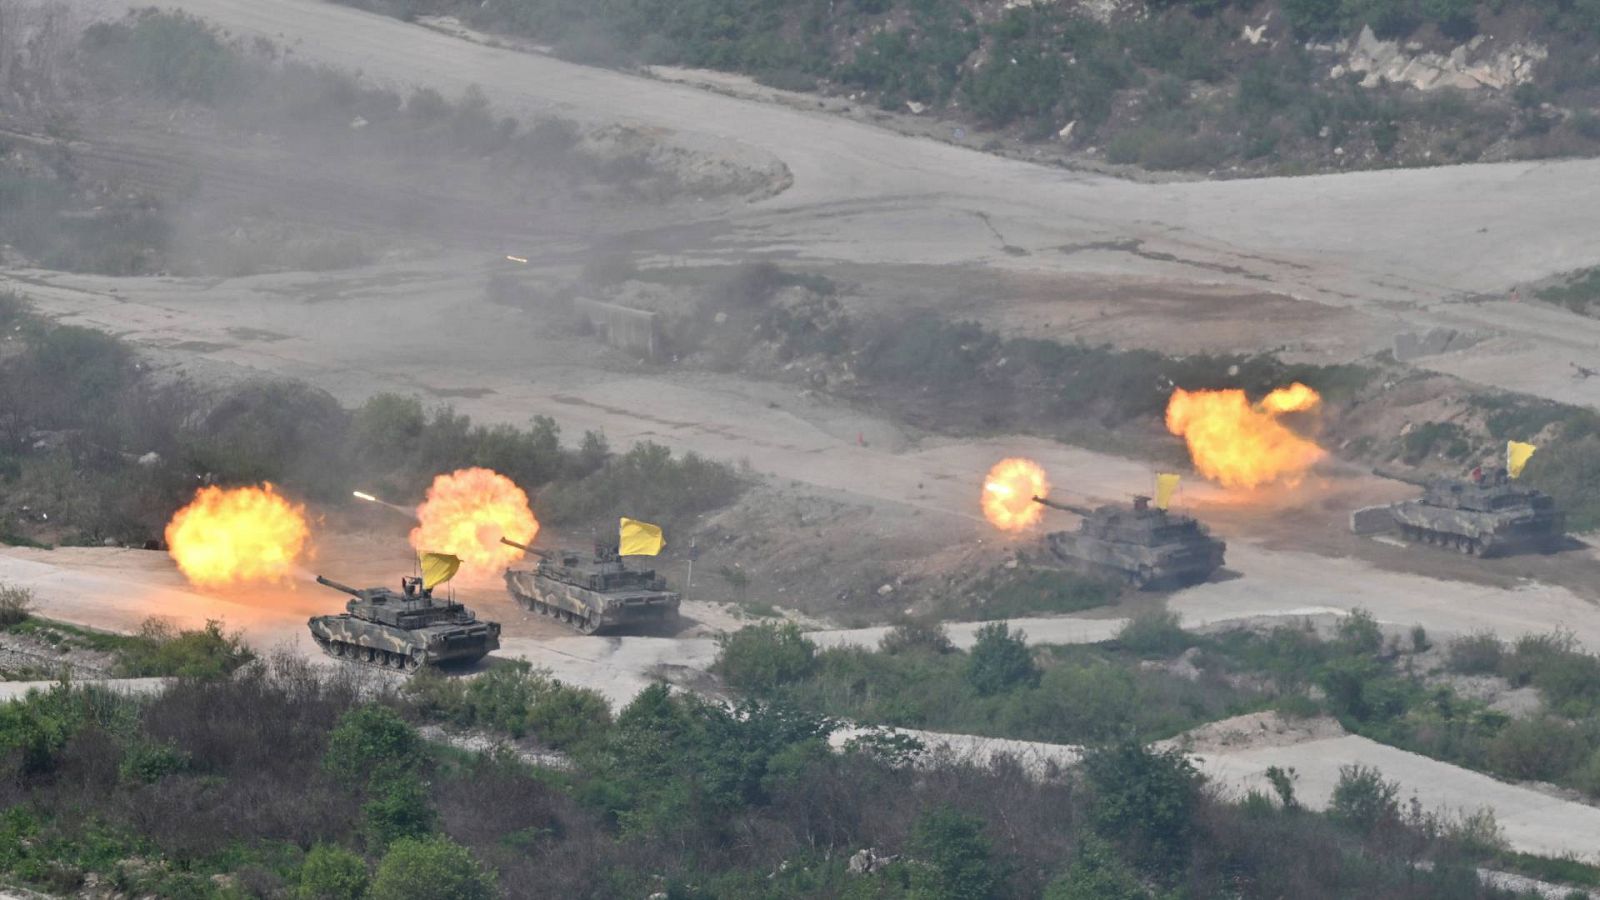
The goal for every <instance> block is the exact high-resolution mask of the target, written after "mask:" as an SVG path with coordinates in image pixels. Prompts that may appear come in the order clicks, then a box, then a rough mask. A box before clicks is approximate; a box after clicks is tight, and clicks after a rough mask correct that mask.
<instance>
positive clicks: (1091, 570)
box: [1033, 497, 1227, 590]
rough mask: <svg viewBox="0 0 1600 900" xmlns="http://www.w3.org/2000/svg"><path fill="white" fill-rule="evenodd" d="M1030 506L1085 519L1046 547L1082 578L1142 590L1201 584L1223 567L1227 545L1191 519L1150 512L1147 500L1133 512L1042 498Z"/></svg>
mask: <svg viewBox="0 0 1600 900" xmlns="http://www.w3.org/2000/svg"><path fill="white" fill-rule="evenodd" d="M1033 500H1034V502H1035V503H1041V504H1043V505H1045V506H1048V507H1051V508H1053V509H1060V510H1065V511H1067V512H1070V513H1076V514H1077V515H1079V516H1082V517H1083V521H1082V522H1080V523H1079V524H1078V530H1077V531H1056V532H1052V533H1050V534H1047V535H1045V544H1046V545H1047V546H1048V547H1049V548H1050V550H1051V552H1053V553H1054V554H1055V555H1056V556H1057V557H1059V558H1060V559H1061V560H1062V561H1063V562H1065V563H1067V564H1068V565H1070V566H1071V567H1072V568H1074V569H1077V570H1078V571H1081V572H1084V573H1086V574H1090V575H1098V576H1102V577H1109V578H1114V579H1119V580H1122V581H1125V582H1127V583H1128V584H1129V585H1131V586H1132V587H1135V588H1138V589H1139V590H1145V589H1150V588H1165V587H1182V586H1184V585H1189V584H1199V583H1200V582H1202V581H1205V580H1206V579H1207V578H1210V577H1211V573H1212V572H1215V571H1216V570H1217V569H1219V568H1221V567H1222V557H1223V553H1224V551H1226V549H1227V545H1226V544H1224V543H1223V542H1222V541H1220V540H1218V539H1217V538H1214V537H1212V536H1211V533H1210V532H1209V531H1207V530H1206V527H1205V526H1204V525H1201V524H1200V523H1199V522H1198V521H1196V520H1195V519H1194V517H1192V516H1184V515H1178V514H1176V513H1171V512H1168V511H1167V510H1164V509H1157V508H1155V507H1153V506H1151V505H1150V498H1149V497H1135V498H1133V505H1132V506H1110V505H1108V506H1101V507H1098V508H1095V509H1090V508H1088V507H1085V506H1074V505H1072V504H1070V503H1057V502H1055V501H1053V500H1046V499H1044V498H1043V497H1035V498H1033Z"/></svg>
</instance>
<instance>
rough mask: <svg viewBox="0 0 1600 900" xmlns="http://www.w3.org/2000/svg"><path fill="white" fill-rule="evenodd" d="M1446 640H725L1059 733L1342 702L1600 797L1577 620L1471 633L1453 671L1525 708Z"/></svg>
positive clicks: (877, 699) (916, 632)
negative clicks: (1502, 701) (1432, 665)
mask: <svg viewBox="0 0 1600 900" xmlns="http://www.w3.org/2000/svg"><path fill="white" fill-rule="evenodd" d="M1429 647H1430V644H1429V641H1428V637H1427V634H1426V632H1424V631H1421V630H1420V629H1417V630H1414V631H1413V633H1412V634H1411V635H1410V637H1409V643H1408V644H1405V645H1403V644H1402V642H1400V641H1399V640H1398V639H1395V638H1385V636H1384V635H1383V633H1382V631H1381V630H1380V629H1379V628H1378V625H1377V623H1376V621H1375V620H1374V619H1373V618H1372V617H1371V616H1370V615H1369V614H1367V613H1365V612H1362V611H1359V610H1358V611H1356V612H1355V613H1353V614H1352V615H1350V616H1348V617H1346V618H1344V619H1342V620H1341V621H1340V622H1339V624H1338V627H1337V629H1336V632H1335V633H1334V634H1333V635H1332V636H1331V637H1323V636H1321V635H1319V634H1318V633H1317V632H1316V631H1315V630H1314V629H1311V628H1310V627H1309V626H1308V627H1303V628H1302V627H1298V626H1287V625H1286V626H1279V627H1277V628H1275V629H1273V630H1271V631H1268V632H1265V633H1261V632H1254V631H1247V630H1235V631H1227V632H1223V633H1220V634H1216V635H1211V636H1202V635H1196V634H1193V633H1190V632H1186V631H1184V630H1183V629H1182V628H1181V627H1180V626H1179V624H1178V621H1177V618H1176V617H1175V616H1173V615H1171V614H1166V613H1149V614H1142V615H1138V616H1135V617H1133V618H1132V619H1131V620H1130V621H1129V622H1128V623H1127V625H1126V626H1125V627H1124V628H1123V629H1122V631H1121V632H1120V633H1119V634H1118V636H1117V638H1116V639H1115V640H1113V641H1110V642H1108V643H1105V644H1101V645H1096V646H1070V647H1029V646H1028V645H1027V644H1026V643H1025V636H1023V635H1021V634H1013V633H1010V632H1008V631H1007V630H1006V628H1005V626H1004V625H991V626H984V628H983V629H980V632H979V639H978V642H977V644H976V645H975V646H974V647H973V649H972V650H971V651H970V652H961V651H957V650H954V649H952V648H951V646H950V643H949V641H948V639H947V638H946V637H945V636H944V634H943V630H942V629H941V628H939V627H937V626H928V625H918V624H909V623H908V624H905V625H901V626H898V627H897V628H896V629H895V630H894V631H893V632H891V634H890V635H889V636H888V637H886V638H885V639H884V641H883V644H882V646H881V648H880V649H879V650H877V651H871V650H865V649H860V648H833V649H826V650H819V649H817V648H816V647H814V646H812V645H810V642H809V641H808V640H807V639H806V638H804V636H802V635H800V634H799V633H798V631H793V630H792V626H791V627H790V630H787V631H786V630H785V629H783V628H779V627H777V626H772V625H763V626H752V627H749V628H745V629H743V630H741V631H740V632H737V633H735V634H734V635H731V636H729V637H728V638H727V639H725V640H724V642H723V648H722V655H721V656H720V657H719V660H718V670H719V671H721V672H722V673H723V675H724V677H725V678H726V679H727V680H728V682H729V684H730V685H731V686H733V687H735V688H737V689H739V690H741V691H745V692H748V693H752V694H758V695H760V696H765V697H777V698H782V699H783V700H784V701H785V702H790V703H793V704H795V705H796V706H798V707H800V708H802V709H807V710H811V711H813V712H815V713H817V714H819V715H829V716H839V717H842V718H846V719H849V720H852V721H857V722H863V723H870V724H880V725H892V726H899V727H909V728H925V729H933V730H940V731H955V732H962V733H970V734H983V735H989V736H993V737H1003V738H1015V739H1022V740H1040V741H1049V742H1053V743H1083V742H1094V741H1101V740H1106V739H1109V738H1113V737H1117V736H1124V735H1132V736H1134V737H1137V738H1139V739H1141V740H1155V739H1159V738H1165V737H1171V736H1173V735H1176V734H1179V733H1181V732H1183V731H1186V730H1188V729H1190V728H1193V727H1195V726H1197V725H1200V724H1203V723H1205V722H1210V721H1214V720H1217V719H1221V718H1225V717H1228V716H1232V715H1237V714H1240V713H1246V712H1252V711H1257V710H1263V709H1277V710H1279V711H1280V712H1283V713H1285V714H1287V715H1291V716H1296V717H1300V716H1311V715H1317V714H1326V715H1330V716H1334V717H1336V718H1337V719H1338V720H1339V721H1340V722H1341V723H1342V724H1343V725H1344V727H1345V728H1346V729H1347V730H1349V731H1351V732H1354V733H1357V734H1361V735H1364V736H1366V737H1369V738H1372V739H1374V740H1377V741H1380V742H1383V743H1386V744H1391V745H1393V746H1397V747H1401V748H1403V749H1406V750H1410V751H1412V752H1416V753H1421V754H1423V755H1426V756H1430V757H1433V758H1435V759H1440V760H1444V761H1446V762H1451V763H1454V764H1457V765H1461V766H1465V767H1468V768H1471V769H1475V770H1478V771H1483V772H1487V773H1490V774H1493V775H1496V776H1498V777H1502V778H1507V779H1512V780H1539V781H1548V782H1553V783H1556V784H1561V785H1564V786H1568V787H1572V788H1575V789H1577V790H1581V791H1583V792H1585V793H1587V794H1589V795H1590V796H1595V797H1600V752H1596V751H1594V750H1593V747H1594V746H1595V743H1596V740H1597V739H1600V657H1595V656H1591V655H1589V654H1586V653H1583V652H1580V651H1578V650H1576V649H1574V646H1573V643H1572V641H1571V638H1570V636H1564V635H1561V634H1557V635H1543V636H1528V637H1524V638H1521V639H1519V640H1518V641H1516V642H1515V643H1514V644H1512V645H1511V646H1509V647H1504V646H1502V645H1501V644H1500V643H1499V642H1498V641H1497V640H1496V639H1495V638H1494V637H1493V636H1488V635H1485V636H1479V637H1473V638H1465V639H1459V640H1457V641H1455V642H1453V643H1452V644H1451V645H1450V647H1449V648H1448V669H1449V670H1450V671H1453V672H1458V673H1462V674H1480V675H1481V674H1493V675H1498V676H1500V677H1502V678H1504V679H1506V681H1507V682H1508V683H1509V686H1511V687H1517V686H1523V685H1531V686H1533V687H1535V688H1537V689H1538V690H1539V691H1540V694H1541V696H1542V698H1543V705H1542V707H1541V709H1540V710H1539V711H1538V712H1536V713H1535V714H1533V715H1530V716H1526V717H1520V718H1517V717H1512V716H1510V715H1507V714H1505V713H1502V712H1498V711H1496V710H1494V709H1491V708H1490V707H1489V706H1488V705H1486V704H1485V703H1483V702H1481V701H1477V700H1471V699H1468V698H1466V697H1464V696H1462V695H1461V694H1459V693H1457V692H1456V691H1455V690H1454V689H1452V688H1451V687H1450V686H1449V685H1448V684H1446V683H1443V682H1442V681H1441V679H1440V678H1439V677H1438V675H1437V673H1432V674H1430V672H1425V671H1422V670H1421V669H1420V668H1419V667H1418V666H1417V663H1416V654H1419V653H1423V652H1426V651H1427V650H1428V649H1429ZM783 660H790V661H791V662H787V663H785V662H782V661H783ZM747 661H759V664H758V665H753V664H752V662H747ZM754 673H759V674H754Z"/></svg>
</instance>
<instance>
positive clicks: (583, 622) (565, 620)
mask: <svg viewBox="0 0 1600 900" xmlns="http://www.w3.org/2000/svg"><path fill="white" fill-rule="evenodd" d="M512 596H514V597H516V599H517V603H519V604H521V605H522V606H523V607H524V608H526V609H527V610H528V611H530V612H535V613H538V614H539V615H541V616H545V617H546V618H551V619H555V620H556V621H557V622H560V623H562V624H564V625H566V626H567V627H568V628H571V629H573V630H575V631H577V632H578V633H579V634H594V633H595V632H596V631H598V630H600V625H599V623H597V622H595V621H594V620H593V619H590V618H588V617H587V616H584V617H580V616H579V615H578V614H577V613H575V612H571V611H569V610H565V609H560V608H557V607H554V606H551V605H550V604H548V603H546V602H544V601H543V600H540V599H538V598H536V597H529V596H528V595H527V594H523V593H521V592H515V591H514V592H512Z"/></svg>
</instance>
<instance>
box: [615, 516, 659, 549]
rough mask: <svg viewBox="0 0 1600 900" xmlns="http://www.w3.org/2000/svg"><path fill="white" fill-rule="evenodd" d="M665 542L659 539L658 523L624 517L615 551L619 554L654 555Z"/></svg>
mask: <svg viewBox="0 0 1600 900" xmlns="http://www.w3.org/2000/svg"><path fill="white" fill-rule="evenodd" d="M665 543H666V542H665V541H663V540H662V539H661V526H660V525H651V524H650V523H649V522H640V521H639V520H637V519H629V518H626V517H624V518H623V520H622V533H621V537H620V539H619V540H618V541H617V553H618V554H619V555H621V556H655V555H656V554H657V553H660V552H661V547H662V546H663V545H664V544H665Z"/></svg>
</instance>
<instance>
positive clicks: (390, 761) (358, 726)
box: [322, 704, 423, 786]
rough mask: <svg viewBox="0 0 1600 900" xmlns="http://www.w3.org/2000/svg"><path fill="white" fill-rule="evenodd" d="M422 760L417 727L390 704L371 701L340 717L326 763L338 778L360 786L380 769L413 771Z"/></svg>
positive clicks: (334, 730) (327, 767)
mask: <svg viewBox="0 0 1600 900" xmlns="http://www.w3.org/2000/svg"><path fill="white" fill-rule="evenodd" d="M422 759H423V755H422V740H421V738H419V737H418V736H417V732H416V729H414V728H412V727H411V726H410V725H408V724H406V722H405V720H404V719H401V718H400V717H399V716H398V715H395V713H394V711H393V710H391V709H389V708H388V707H387V706H380V705H378V704H367V705H365V706H360V707H357V708H356V709H352V710H350V711H349V712H347V713H345V714H344V716H343V717H341V718H340V719H339V724H338V726H337V727H335V728H334V729H333V731H332V732H331V733H330V734H329V735H328V750H327V753H326V754H324V755H323V759H322V765H323V768H324V769H326V770H327V772H328V774H330V775H332V776H333V777H334V778H335V779H337V780H338V781H340V782H343V783H344V784H346V785H352V786H359V785H364V784H366V783H367V781H368V779H370V778H371V777H372V776H373V774H374V773H376V772H379V771H391V772H393V771H401V772H403V771H410V770H412V769H414V768H416V767H417V766H418V765H420V764H421V762H422Z"/></svg>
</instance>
